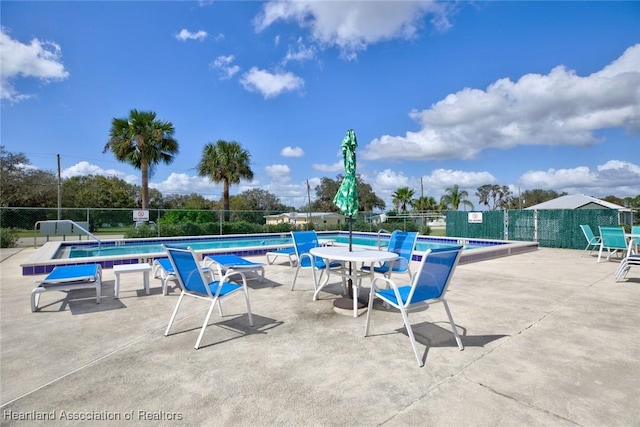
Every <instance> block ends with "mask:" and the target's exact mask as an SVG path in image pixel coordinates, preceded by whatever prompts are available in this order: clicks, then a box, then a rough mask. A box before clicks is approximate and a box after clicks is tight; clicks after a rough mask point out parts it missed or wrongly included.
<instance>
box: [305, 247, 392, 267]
mask: <svg viewBox="0 0 640 427" xmlns="http://www.w3.org/2000/svg"><path fill="white" fill-rule="evenodd" d="M309 253H311V255H313V256H317V257H320V258H325V259H329V260H332V261H353V262H367V263H372V262H384V261H393V260H395V259H397V258H398V254H397V253H395V252H388V251H378V250H375V249H365V248H353V249H352V250H351V251H349V248H348V247H347V246H322V247H318V248H312V249H310V250H309Z"/></svg>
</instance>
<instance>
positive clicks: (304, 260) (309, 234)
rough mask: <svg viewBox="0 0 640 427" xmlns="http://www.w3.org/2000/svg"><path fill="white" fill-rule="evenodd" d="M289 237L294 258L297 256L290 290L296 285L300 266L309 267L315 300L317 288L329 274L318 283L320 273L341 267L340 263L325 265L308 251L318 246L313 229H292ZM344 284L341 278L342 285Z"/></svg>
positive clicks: (314, 298) (325, 282) (326, 279)
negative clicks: (291, 241)
mask: <svg viewBox="0 0 640 427" xmlns="http://www.w3.org/2000/svg"><path fill="white" fill-rule="evenodd" d="M291 238H292V239H293V247H294V248H295V251H296V258H298V262H297V263H296V271H295V273H294V274H293V282H292V283H291V290H292V291H293V290H294V288H295V286H296V280H297V279H298V272H299V271H300V269H301V268H304V269H311V272H312V273H313V290H314V293H313V300H314V301H315V300H316V296H317V294H318V290H319V289H322V287H324V286H325V285H326V284H327V282H328V281H329V274H328V273H327V275H326V277H325V280H324V281H323V282H322V283H319V282H318V281H319V280H322V275H323V274H324V272H325V271H326V270H327V268H342V264H341V263H339V262H332V263H331V264H329V265H327V263H326V262H325V261H324V260H323V259H322V258H319V257H315V256H313V255H311V254H310V253H309V251H310V250H311V249H312V248H317V247H319V246H320V242H319V241H318V235H317V234H316V232H315V231H314V230H311V231H292V232H291ZM318 271H319V272H320V276H319V277H318V276H317V274H316V273H317V272H318ZM345 286H346V285H345V284H344V280H343V287H345Z"/></svg>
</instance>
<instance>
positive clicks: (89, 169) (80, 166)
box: [60, 161, 140, 185]
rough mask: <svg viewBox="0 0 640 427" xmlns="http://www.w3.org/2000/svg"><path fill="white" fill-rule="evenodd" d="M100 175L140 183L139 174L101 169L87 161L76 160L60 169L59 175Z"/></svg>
mask: <svg viewBox="0 0 640 427" xmlns="http://www.w3.org/2000/svg"><path fill="white" fill-rule="evenodd" d="M86 175H94V176H95V175H101V176H106V177H112V176H113V177H116V178H119V179H121V180H123V181H125V182H127V183H128V184H135V185H140V176H137V175H131V174H127V173H125V172H122V171H119V170H116V169H103V168H101V167H100V166H97V165H93V164H91V163H89V162H86V161H82V162H78V163H76V164H75V165H73V166H70V167H68V168H65V169H63V170H61V171H60V176H61V177H62V178H64V179H66V178H71V177H73V176H86Z"/></svg>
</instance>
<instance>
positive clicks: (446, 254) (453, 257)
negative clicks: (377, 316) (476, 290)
mask: <svg viewBox="0 0 640 427" xmlns="http://www.w3.org/2000/svg"><path fill="white" fill-rule="evenodd" d="M462 250H463V246H456V247H453V248H443V249H429V250H427V251H426V252H425V254H424V255H423V256H422V260H421V261H420V267H419V268H418V271H416V272H415V274H414V275H413V276H412V279H411V283H410V284H407V285H404V286H398V285H397V284H396V282H395V281H393V280H391V279H388V278H386V277H377V278H376V279H374V281H373V283H372V284H371V294H370V295H369V310H368V312H367V321H366V325H365V332H364V335H365V337H366V336H368V335H369V321H370V319H371V312H372V311H373V301H374V299H375V298H380V299H381V300H382V301H383V302H384V303H385V304H388V305H390V306H392V307H394V308H396V309H398V310H400V314H401V315H402V320H403V321H404V325H405V327H406V328H407V333H408V335H409V339H410V340H411V347H412V348H413V352H414V354H415V356H416V360H417V361H418V364H419V365H420V366H423V365H424V362H423V360H422V356H421V355H420V352H419V351H418V346H417V344H416V338H415V336H414V335H413V330H412V329H411V324H410V323H409V317H408V314H407V311H408V310H410V309H412V308H414V307H416V306H419V305H425V304H434V303H437V302H441V303H442V304H443V305H444V309H445V311H446V312H447V316H448V317H449V323H450V324H451V331H452V332H453V336H454V337H455V339H456V343H457V344H458V348H459V349H460V350H463V349H464V346H463V345H462V341H460V336H459V335H458V331H457V330H456V325H455V323H454V322H453V316H451V311H450V310H449V305H448V304H447V301H446V300H445V299H444V296H445V293H446V292H447V288H448V286H449V283H450V281H451V277H452V276H453V272H454V271H455V269H456V266H457V265H458V260H459V259H460V255H461V254H462ZM379 284H384V285H386V286H385V288H387V287H389V286H390V288H389V289H383V288H382V286H380V285H379Z"/></svg>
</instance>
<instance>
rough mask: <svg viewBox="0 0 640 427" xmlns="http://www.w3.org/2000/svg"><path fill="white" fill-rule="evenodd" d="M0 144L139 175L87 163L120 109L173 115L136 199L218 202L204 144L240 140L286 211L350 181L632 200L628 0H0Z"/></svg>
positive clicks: (636, 97) (635, 44)
mask: <svg viewBox="0 0 640 427" xmlns="http://www.w3.org/2000/svg"><path fill="white" fill-rule="evenodd" d="M0 8H1V15H0V19H1V26H2V33H1V39H0V55H1V58H0V59H1V61H0V64H1V70H2V73H1V85H2V89H1V95H2V100H1V102H2V110H1V114H2V118H1V120H2V122H1V125H2V129H1V136H2V142H1V143H2V144H3V145H5V147H6V149H7V150H9V151H11V152H22V153H24V154H26V155H27V157H28V158H29V159H30V161H31V163H32V165H33V166H35V167H38V168H42V169H47V170H51V171H56V170H57V157H56V155H57V154H59V155H60V160H61V169H62V176H63V177H70V176H74V175H87V174H102V175H115V176H117V177H119V178H122V179H124V180H126V181H128V182H130V183H134V184H140V174H139V171H137V170H135V169H133V168H132V167H130V166H128V165H127V164H124V163H120V162H118V161H116V160H115V158H114V157H113V155H112V154H110V153H105V154H103V153H102V150H103V147H104V145H105V143H106V142H107V139H108V135H109V128H110V125H111V120H112V119H113V118H114V117H126V116H128V114H129V111H130V110H131V109H138V110H152V111H154V112H156V113H157V115H158V118H159V119H161V120H167V121H171V122H172V123H173V124H174V126H175V129H176V133H175V137H176V139H177V140H178V142H179V146H180V152H179V154H178V155H177V157H176V159H175V161H174V162H173V163H172V164H171V165H168V166H166V165H158V167H157V168H156V171H155V174H154V175H153V177H152V179H151V186H152V187H154V188H158V189H159V190H160V191H162V193H163V194H165V195H169V194H190V193H193V192H196V193H199V194H202V195H204V196H205V197H207V198H211V199H214V200H218V199H219V198H220V197H221V194H222V187H221V185H216V184H213V183H211V182H209V181H208V180H206V179H202V178H198V177H197V174H196V172H195V166H196V164H197V163H198V161H199V159H200V157H201V155H202V149H203V147H204V145H205V144H207V143H211V142H215V141H217V140H219V139H225V140H235V141H238V142H239V143H240V144H242V146H243V147H244V148H246V149H247V150H248V151H249V152H250V153H251V156H252V169H253V171H254V174H255V178H254V180H253V181H252V182H242V183H241V184H240V185H239V186H234V187H232V189H231V191H232V194H237V193H239V192H241V191H244V190H247V189H251V188H261V189H264V190H267V191H269V192H270V193H272V194H274V195H276V196H277V197H279V198H280V200H281V201H282V202H283V203H285V204H288V205H291V206H296V207H298V206H302V205H303V204H305V203H306V181H307V180H308V181H309V184H310V185H311V188H312V198H313V194H314V193H313V188H314V187H315V186H316V185H317V184H318V183H319V182H320V179H321V178H322V177H330V178H334V179H335V178H336V176H337V175H338V174H339V173H341V172H342V171H343V166H342V158H341V155H340V143H341V141H342V139H343V137H344V135H345V133H346V131H347V130H348V129H350V128H352V129H354V130H355V132H356V135H357V138H358V152H357V156H358V166H357V168H358V170H357V172H358V173H359V174H361V176H362V178H363V179H364V181H365V182H367V183H369V184H370V185H371V186H372V188H373V190H374V191H375V193H376V194H377V195H378V196H380V197H382V198H383V199H384V200H385V201H386V202H387V208H388V209H390V208H392V206H393V205H392V203H391V194H392V193H393V192H394V191H395V190H397V189H398V188H399V187H405V186H408V187H410V188H412V189H414V191H415V194H416V196H420V195H421V194H424V195H425V196H431V197H434V198H436V200H439V199H440V197H441V196H442V194H443V193H444V190H445V189H446V188H447V187H450V186H452V185H454V184H457V185H459V186H460V187H461V188H463V189H466V190H467V191H468V192H469V194H470V200H471V201H472V202H474V204H475V205H476V207H477V208H481V206H479V205H478V203H477V198H476V197H475V192H476V189H477V188H478V187H479V186H481V185H484V184H498V185H508V186H509V187H510V188H511V190H512V191H513V192H514V193H515V195H517V194H518V191H525V190H531V189H537V188H541V189H547V190H555V191H558V192H560V191H566V192H568V193H569V194H575V193H584V194H588V195H591V196H595V197H604V196H607V195H616V196H618V197H626V196H632V197H633V196H636V195H638V194H640V2H634V1H630V2H451V1H446V2H431V1H427V2H399V1H388V2H383V1H365V2H355V1H342V2H339V1H326V2H319V1H311V2H310V1H296V2H231V1H207V2H204V1H201V2H146V1H145V2H124V1H123V2H120V1H113V2H111V1H109V2H79V1H78V2H30V1H20V2H17V1H16V2H14V1H2V2H1V3H0Z"/></svg>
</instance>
